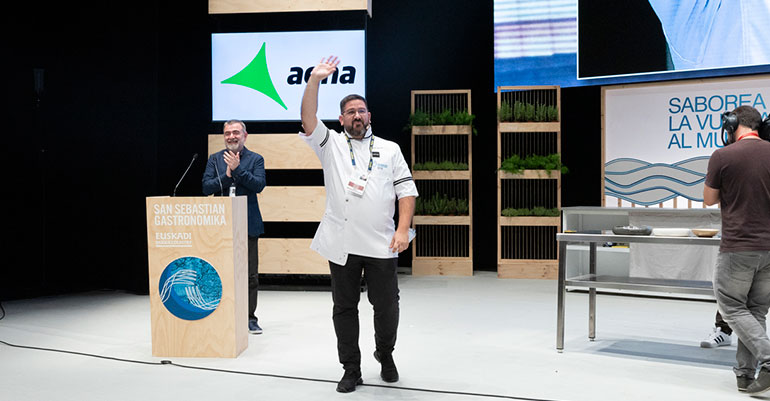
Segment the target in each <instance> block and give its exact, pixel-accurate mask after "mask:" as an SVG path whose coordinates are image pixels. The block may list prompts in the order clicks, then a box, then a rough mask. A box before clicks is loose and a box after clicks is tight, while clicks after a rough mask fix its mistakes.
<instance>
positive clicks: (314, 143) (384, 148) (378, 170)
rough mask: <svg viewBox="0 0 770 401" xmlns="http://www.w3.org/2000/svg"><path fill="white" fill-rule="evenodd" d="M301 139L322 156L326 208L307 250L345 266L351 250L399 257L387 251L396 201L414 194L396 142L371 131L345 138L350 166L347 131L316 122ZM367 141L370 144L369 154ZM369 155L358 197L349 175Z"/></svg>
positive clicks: (357, 170) (361, 166)
mask: <svg viewBox="0 0 770 401" xmlns="http://www.w3.org/2000/svg"><path fill="white" fill-rule="evenodd" d="M300 137H301V138H302V139H303V140H304V141H305V142H307V144H308V145H310V147H311V148H312V149H313V151H314V152H315V153H316V155H317V156H318V159H320V160H321V166H322V167H323V172H324V186H325V187H326V211H325V212H324V215H323V218H322V219H321V224H319V226H318V230H317V231H316V233H315V236H314V237H313V242H312V243H311V244H310V249H312V250H314V251H316V252H318V253H319V254H321V256H323V257H324V258H326V259H328V260H329V261H331V262H334V263H336V264H338V265H344V264H345V263H346V262H347V259H348V255H350V254H354V255H360V256H368V257H372V258H381V259H385V258H395V257H398V253H397V252H391V251H390V249H389V246H390V241H391V240H392V239H393V234H394V233H395V231H396V229H395V223H394V221H393V215H394V212H395V205H396V199H397V198H398V199H401V198H403V197H405V196H418V194H417V187H416V186H415V185H414V181H413V180H412V174H411V172H410V171H409V167H408V166H407V165H406V161H404V156H403V155H402V154H401V148H400V147H399V146H398V144H396V143H395V142H391V141H388V140H385V139H382V138H380V137H378V136H373V135H372V132H371V129H370V130H369V131H368V132H367V133H366V134H365V136H364V138H363V139H360V140H358V139H351V140H350V145H351V146H352V148H353V155H354V157H355V167H354V166H353V162H352V160H351V155H350V147H349V146H348V141H347V134H343V133H339V132H337V131H334V130H330V129H328V128H327V127H326V126H325V125H324V124H323V123H322V122H321V121H320V120H318V125H317V126H316V128H315V130H314V131H313V132H312V133H311V134H310V135H305V134H303V133H300ZM371 140H374V142H373V143H372V151H371V153H370V152H369V143H370V141H371ZM370 155H371V156H370ZM370 158H371V160H372V162H373V163H372V171H371V174H369V177H368V180H367V184H366V189H365V190H364V193H363V195H362V196H358V195H355V194H353V193H351V192H349V191H348V190H347V189H346V188H347V183H348V181H349V179H350V178H351V177H353V176H354V175H353V174H354V172H355V174H356V176H360V175H362V174H365V173H366V172H367V170H368V167H369V160H370Z"/></svg>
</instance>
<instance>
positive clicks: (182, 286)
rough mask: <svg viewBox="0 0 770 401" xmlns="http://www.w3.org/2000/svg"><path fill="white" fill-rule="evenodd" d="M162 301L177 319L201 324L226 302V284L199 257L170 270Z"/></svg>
mask: <svg viewBox="0 0 770 401" xmlns="http://www.w3.org/2000/svg"><path fill="white" fill-rule="evenodd" d="M158 292H160V300H161V301H162V302H163V305H164V306H165V307H166V309H168V311H169V312H171V313H172V314H173V315H174V316H176V317H178V318H180V319H184V320H198V319H203V318H204V317H206V316H208V315H210V314H211V312H214V310H215V309H216V308H217V306H219V301H220V300H221V299H222V280H221V279H220V278H219V274H217V271H216V270H215V269H214V267H213V266H211V264H209V263H208V262H206V261H205V260H203V259H200V258H196V257H192V256H190V257H184V258H179V259H177V260H175V261H173V262H171V263H169V264H168V266H166V269H165V270H163V274H161V275H160V282H159V284H158Z"/></svg>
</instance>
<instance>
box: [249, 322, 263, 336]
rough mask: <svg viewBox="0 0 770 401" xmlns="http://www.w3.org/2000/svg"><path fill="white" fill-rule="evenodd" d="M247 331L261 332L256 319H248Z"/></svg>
mask: <svg viewBox="0 0 770 401" xmlns="http://www.w3.org/2000/svg"><path fill="white" fill-rule="evenodd" d="M249 333H251V334H262V328H261V327H259V324H258V323H257V320H256V319H249Z"/></svg>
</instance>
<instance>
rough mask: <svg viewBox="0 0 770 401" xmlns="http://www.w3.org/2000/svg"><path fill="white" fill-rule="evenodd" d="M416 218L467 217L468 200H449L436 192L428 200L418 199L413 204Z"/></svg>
mask: <svg viewBox="0 0 770 401" xmlns="http://www.w3.org/2000/svg"><path fill="white" fill-rule="evenodd" d="M415 215H417V216H467V215H468V200H467V199H456V198H449V196H448V195H446V194H444V195H441V194H439V193H438V192H437V193H436V194H435V195H433V196H432V197H429V198H423V197H419V198H417V202H416V204H415Z"/></svg>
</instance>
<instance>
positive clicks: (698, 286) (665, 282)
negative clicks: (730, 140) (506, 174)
mask: <svg viewBox="0 0 770 401" xmlns="http://www.w3.org/2000/svg"><path fill="white" fill-rule="evenodd" d="M556 241H558V242H559V288H558V292H559V293H558V296H557V302H556V303H557V306H556V349H557V350H558V351H559V352H561V351H562V350H563V349H564V301H565V293H566V287H567V286H568V285H569V286H571V287H583V288H588V338H589V339H590V340H591V341H593V340H594V338H596V289H597V288H614V289H630V290H637V291H656V292H673V293H682V294H701V295H713V294H714V290H713V286H712V284H711V281H697V280H672V279H655V278H642V277H618V276H606V275H597V274H596V244H597V243H605V242H613V243H632V242H635V243H645V244H674V245H712V246H719V243H720V242H721V239H719V238H699V237H660V236H646V235H614V234H571V233H561V234H556ZM576 243H587V244H588V246H589V253H588V255H589V256H588V258H589V262H588V263H589V274H586V275H583V276H577V277H569V278H568V277H566V271H567V269H566V266H567V245H569V244H576Z"/></svg>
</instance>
